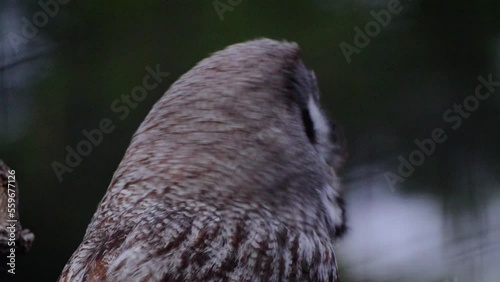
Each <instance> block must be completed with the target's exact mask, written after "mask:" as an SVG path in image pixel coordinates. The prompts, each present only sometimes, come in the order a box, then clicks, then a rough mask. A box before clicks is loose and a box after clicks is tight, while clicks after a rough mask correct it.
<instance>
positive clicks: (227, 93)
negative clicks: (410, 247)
mask: <svg viewBox="0 0 500 282" xmlns="http://www.w3.org/2000/svg"><path fill="white" fill-rule="evenodd" d="M318 100H319V93H318V90H317V85H316V80H315V78H314V74H313V73H312V72H310V71H309V70H307V69H306V68H305V66H304V65H303V64H302V62H301V61H300V58H299V56H298V47H297V45H296V44H293V43H286V42H277V41H273V40H269V39H260V40H254V41H249V42H245V43H240V44H235V45H232V46H229V47H227V48H226V49H224V50H222V51H219V52H216V53H214V54H213V55H212V56H210V57H208V58H207V59H205V60H203V61H201V62H200V63H198V64H197V65H196V66H195V67H194V68H193V69H191V70H190V71H189V72H187V73H186V74H184V75H183V76H182V77H181V78H179V80H178V81H177V82H175V83H174V84H173V85H172V86H171V88H170V89H169V90H168V91H167V92H166V94H165V95H164V96H163V97H162V98H161V99H160V100H159V101H158V102H157V103H156V104H155V105H154V107H153V109H152V110H151V112H150V113H149V114H148V116H147V117H146V119H145V120H144V122H143V123H142V124H141V126H140V128H139V129H138V131H137V132H136V133H135V135H134V137H133V138H132V141H131V144H130V146H129V148H128V149H127V152H126V153H125V156H124V158H123V160H122V162H121V163H120V165H119V167H118V169H117V171H116V172H115V174H114V176H113V179H112V181H111V184H110V186H109V188H108V191H107V193H106V195H105V196H104V198H103V200H102V201H101V203H100V205H99V207H98V209H97V211H96V213H95V215H94V217H93V218H92V222H91V223H90V225H89V227H88V228H87V232H86V234H85V237H84V240H83V242H82V243H81V245H80V246H79V248H78V249H77V250H76V251H75V253H74V254H73V256H72V257H71V259H70V260H69V262H68V264H67V265H66V267H65V268H64V270H63V272H62V274H61V276H60V281H338V277H337V276H338V272H337V266H336V260H335V254H334V249H333V244H334V241H335V238H336V237H338V236H339V235H340V234H341V233H342V232H343V231H344V229H345V216H344V210H343V202H342V198H341V194H340V189H339V183H338V179H337V176H336V174H335V171H336V169H338V167H339V166H340V164H341V161H342V156H341V147H340V145H339V141H338V136H337V133H336V131H335V129H334V128H333V127H332V123H330V122H329V121H328V120H327V119H326V118H324V116H323V114H322V112H321V111H320V110H319V107H318V103H319V102H318Z"/></svg>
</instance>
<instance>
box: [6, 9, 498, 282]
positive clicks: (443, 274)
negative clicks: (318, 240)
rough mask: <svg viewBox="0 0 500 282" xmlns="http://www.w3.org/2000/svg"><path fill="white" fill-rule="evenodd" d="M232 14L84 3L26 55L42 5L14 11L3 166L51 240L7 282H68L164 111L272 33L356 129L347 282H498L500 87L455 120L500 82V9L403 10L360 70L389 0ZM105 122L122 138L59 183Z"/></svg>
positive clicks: (9, 22)
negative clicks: (112, 187) (67, 272)
mask: <svg viewBox="0 0 500 282" xmlns="http://www.w3.org/2000/svg"><path fill="white" fill-rule="evenodd" d="M219 2H220V3H223V4H227V5H231V3H233V4H235V5H234V7H232V11H227V12H225V13H224V14H223V19H221V17H219V15H218V13H217V11H216V9H215V8H214V2H212V1H180V0H178V1H69V2H68V3H67V4H64V5H63V4H60V5H59V11H58V12H57V13H55V15H54V16H53V17H49V18H48V22H47V24H46V25H43V26H41V27H39V28H38V32H37V33H36V35H35V36H33V38H29V40H27V42H25V43H22V44H20V45H19V46H17V48H18V49H17V50H16V48H15V47H14V45H13V44H12V33H14V34H17V35H19V36H22V34H23V33H22V29H23V25H25V23H24V22H23V20H22V18H23V17H26V19H28V20H29V21H31V22H33V15H35V14H36V13H37V12H40V11H43V9H42V7H41V6H40V5H39V4H38V3H37V1H24V2H23V3H21V1H13V0H7V1H2V2H1V4H0V41H1V43H2V46H1V48H0V158H1V159H3V160H4V161H5V162H6V163H7V164H9V165H10V166H11V167H12V168H13V169H15V170H16V174H17V176H18V179H19V182H20V189H21V208H20V214H21V219H22V222H23V225H24V226H26V227H28V228H30V229H31V230H32V231H33V232H34V233H35V236H36V239H35V242H34V246H33V249H32V251H31V252H30V253H28V254H26V255H23V256H19V257H18V259H17V266H16V273H17V274H16V275H15V276H14V277H13V276H7V277H4V276H2V278H1V279H2V281H11V280H12V281H54V280H55V279H56V278H57V276H58V275H59V273H60V271H61V270H62V268H63V266H64V264H65V262H66V261H67V260H68V258H69V257H70V255H71V254H72V252H73V251H74V250H75V249H76V247H77V246H78V244H79V243H80V242H81V239H82V237H83V234H84V232H85V229H86V226H87V224H88V223H89V222H90V218H91V216H92V215H93V213H94V211H95V209H96V207H97V204H98V203H99V201H100V199H101V198H102V196H103V195H104V193H105V191H106V188H107V185H108V184H109V182H110V180H111V177H112V175H113V172H114V170H115V169H116V167H117V165H118V163H119V161H120V160H121V157H122V156H123V154H124V152H125V149H126V148H127V146H128V143H129V141H130V138H131V136H132V134H133V133H134V131H135V130H136V129H137V128H138V126H139V124H140V122H141V121H142V120H143V118H144V117H145V116H146V114H147V113H148V111H149V110H150V108H151V106H152V105H153V104H154V102H155V101H157V100H158V99H159V98H160V96H161V95H162V94H163V93H164V92H165V91H166V90H167V89H168V87H169V86H170V85H171V84H172V83H173V82H174V81H175V80H176V79H177V78H178V77H179V76H180V75H182V74H183V73H184V72H186V71H188V70H189V69H190V68H191V67H193V66H194V64H195V63H196V62H198V61H199V60H201V59H203V58H204V57H206V56H208V55H209V54H210V53H211V52H214V51H217V50H219V49H221V48H224V47H225V46H227V45H230V44H233V43H237V42H241V41H245V40H249V39H253V38H257V37H270V38H274V39H286V40H289V41H295V42H297V43H298V44H299V45H300V46H301V49H302V57H303V59H304V61H305V63H306V65H308V67H309V68H311V69H314V70H315V72H316V75H317V78H318V81H319V86H320V89H321V91H322V103H323V105H324V107H325V109H326V110H327V111H328V112H329V113H331V116H333V117H334V118H335V120H336V121H337V122H338V123H339V124H341V125H342V126H343V127H344V130H345V135H346V137H347V141H348V146H349V153H350V158H349V161H348V163H347V166H346V168H345V170H344V172H343V175H342V176H343V180H344V183H345V186H346V187H345V191H346V197H347V205H348V212H349V215H348V219H349V226H350V231H349V233H348V234H347V235H346V237H345V238H344V239H342V240H341V241H340V242H339V246H338V250H339V251H338V252H337V256H338V261H339V264H340V268H341V273H342V277H343V281H454V282H458V281H460V282H469V281H498V277H500V270H499V269H498V261H500V219H499V215H500V193H499V186H500V184H499V183H500V152H499V151H500V146H499V144H500V130H499V129H500V128H499V124H500V122H499V121H500V98H499V92H500V87H497V88H496V92H494V93H493V94H491V96H490V97H489V98H488V99H486V100H484V101H480V104H479V106H478V108H477V110H475V111H472V112H469V113H470V116H469V117H468V118H463V120H462V124H461V126H459V127H458V128H457V129H456V130H453V129H452V128H451V125H454V124H455V123H454V122H453V123H450V122H446V121H445V120H444V119H443V114H444V113H445V112H446V111H447V110H448V109H453V105H454V104H461V103H463V101H464V99H465V98H466V97H468V96H471V95H474V93H475V88H476V86H477V85H478V84H479V81H478V76H480V75H481V76H483V77H485V78H487V77H488V75H490V74H491V75H492V79H493V80H494V81H500V76H499V75H498V71H499V69H500V68H499V67H500V64H499V62H500V52H499V51H500V13H499V11H500V10H499V9H500V2H498V1H493V0H489V1H488V0H479V1H465V0H458V1H437V0H420V1H418V0H413V1H409V0H407V1H401V4H400V5H401V7H402V12H401V13H399V14H397V15H395V14H393V15H392V18H391V21H390V23H389V24H388V25H387V26H385V27H382V28H381V29H380V32H378V33H377V34H376V35H375V36H374V37H373V38H371V40H370V42H369V44H368V45H367V46H366V47H364V48H360V52H359V54H357V53H354V54H352V56H351V57H350V59H351V62H350V63H348V62H347V60H346V57H345V56H344V54H343V53H342V50H341V48H340V44H341V43H342V42H345V43H347V44H350V45H352V46H355V44H354V36H355V35H356V31H355V30H354V28H355V27H359V28H360V29H362V30H364V29H365V26H366V25H367V23H369V22H371V21H374V18H373V16H372V15H371V14H370V12H371V11H374V12H379V11H381V10H386V9H387V5H388V2H389V1H368V0H357V1H347V0H342V1H326V0H325V1H321V0H315V1H283V0H280V1H264V0H261V1H245V0H243V1H236V0H233V1H228V0H221V1H219ZM230 2H231V3H230ZM239 2H241V3H239ZM9 34H10V37H9ZM157 64H159V65H160V69H161V70H162V71H165V72H169V73H170V75H169V76H168V77H167V78H166V79H165V81H163V82H162V83H161V84H160V85H159V86H158V87H157V88H155V89H154V90H152V91H149V92H148V94H147V98H146V99H145V100H144V101H142V102H140V103H138V106H137V108H135V109H132V110H131V112H130V115H129V116H128V117H127V118H126V119H124V120H120V119H119V118H118V115H117V114H115V113H114V112H113V111H112V110H111V103H112V102H113V101H114V100H115V99H118V98H120V96H121V95H122V94H123V93H126V94H129V93H130V91H131V89H132V88H133V87H135V86H137V85H140V84H142V78H143V77H144V75H145V74H146V71H145V67H146V66H151V67H153V68H154V67H155V66H156V65H157ZM483 91H484V90H483ZM454 115H455V116H457V115H456V114H454ZM103 118H110V119H111V120H112V121H113V124H114V125H115V126H116V129H115V130H114V131H113V132H112V133H110V134H106V135H105V136H104V138H103V141H102V143H101V144H99V145H98V146H95V147H94V148H93V150H92V153H91V154H90V155H88V156H86V157H84V158H83V160H82V162H81V164H80V165H79V166H77V167H75V168H74V169H73V171H72V172H71V173H66V174H64V175H63V181H62V182H60V181H59V180H58V178H57V177H56V174H55V173H54V170H53V167H52V163H53V162H54V161H56V162H60V163H64V159H65V156H66V154H67V151H66V149H65V148H66V146H70V147H72V148H75V147H76V145H77V144H78V143H79V142H80V141H82V140H85V137H84V135H83V134H82V130H92V129H94V128H97V127H98V126H99V122H100V120H101V119H103ZM436 128H442V129H443V130H444V132H445V133H446V136H447V140H446V141H445V142H443V143H441V144H437V145H436V149H435V152H434V153H433V154H431V155H430V156H428V157H427V156H426V157H425V161H424V162H423V164H422V165H420V166H418V167H416V168H415V172H414V173H413V174H411V176H409V177H407V178H406V181H405V182H404V183H399V184H398V185H395V186H390V185H388V183H387V181H386V178H385V176H384V175H387V174H386V173H388V172H391V173H397V171H398V165H399V163H400V161H399V160H398V156H399V155H401V156H403V157H404V158H405V159H408V156H409V154H410V153H411V152H412V151H414V150H416V149H418V147H417V146H416V145H415V143H414V140H415V139H418V140H423V139H426V138H430V137H431V134H432V132H433V130H434V129H436ZM2 267H4V266H3V265H2V266H0V268H2ZM14 278H15V279H14Z"/></svg>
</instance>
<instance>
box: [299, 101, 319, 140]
mask: <svg viewBox="0 0 500 282" xmlns="http://www.w3.org/2000/svg"><path fill="white" fill-rule="evenodd" d="M302 123H303V124H304V130H305V132H306V135H307V138H308V139H309V141H310V142H311V144H313V145H315V144H316V131H315V129H314V124H313V121H312V119H311V115H310V113H309V110H308V109H303V110H302Z"/></svg>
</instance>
